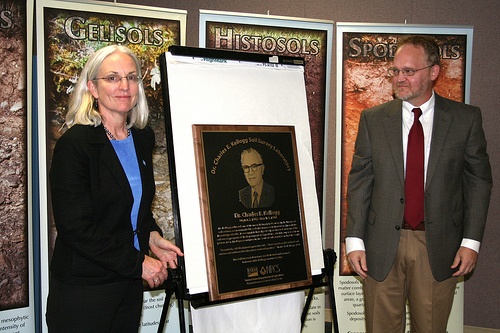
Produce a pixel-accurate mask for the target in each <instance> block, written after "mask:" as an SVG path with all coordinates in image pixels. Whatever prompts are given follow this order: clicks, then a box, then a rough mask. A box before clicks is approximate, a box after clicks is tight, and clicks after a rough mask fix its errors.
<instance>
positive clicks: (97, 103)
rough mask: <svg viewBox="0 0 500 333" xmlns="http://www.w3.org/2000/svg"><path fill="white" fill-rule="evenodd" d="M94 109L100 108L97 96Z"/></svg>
mask: <svg viewBox="0 0 500 333" xmlns="http://www.w3.org/2000/svg"><path fill="white" fill-rule="evenodd" d="M94 110H96V111H98V110H99V102H98V101H97V98H94Z"/></svg>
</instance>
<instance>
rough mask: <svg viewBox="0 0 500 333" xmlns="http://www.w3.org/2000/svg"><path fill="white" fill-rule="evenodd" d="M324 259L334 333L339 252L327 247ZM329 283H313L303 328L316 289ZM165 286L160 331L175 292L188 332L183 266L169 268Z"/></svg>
mask: <svg viewBox="0 0 500 333" xmlns="http://www.w3.org/2000/svg"><path fill="white" fill-rule="evenodd" d="M323 259H324V261H325V268H324V273H325V274H324V275H326V276H327V278H328V288H329V296H330V305H331V307H332V316H333V328H334V333H339V329H338V318H337V307H336V304H335V294H334V290H333V270H334V267H335V263H336V262H337V254H336V253H335V251H333V250H332V249H326V250H324V251H323ZM324 285H327V283H326V282H322V283H320V284H317V285H313V286H312V287H311V289H310V290H309V294H308V296H307V299H306V302H305V304H304V309H303V310H302V316H301V324H302V328H303V327H304V324H305V320H306V317H307V312H308V311H309V307H310V305H311V301H312V297H313V295H314V289H316V288H317V287H321V286H324ZM164 286H165V301H164V304H163V309H162V312H161V317H160V324H159V325H158V333H163V330H164V327H165V324H166V319H167V314H168V310H169V309H170V301H171V298H172V295H173V294H175V297H176V299H177V303H178V304H177V307H178V313H179V326H180V328H179V330H180V333H185V332H186V321H185V317H184V296H183V295H184V294H185V293H184V290H185V289H184V277H183V272H182V269H181V268H177V269H171V268H169V269H168V278H167V280H166V281H165V282H164Z"/></svg>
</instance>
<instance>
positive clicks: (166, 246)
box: [142, 231, 184, 288]
mask: <svg viewBox="0 0 500 333" xmlns="http://www.w3.org/2000/svg"><path fill="white" fill-rule="evenodd" d="M149 248H150V249H151V251H152V252H153V253H154V254H155V255H156V256H157V257H158V259H159V260H157V259H154V258H152V257H150V256H145V257H144V261H143V262H142V278H143V279H144V280H146V282H147V283H148V284H149V286H150V287H151V288H155V287H158V286H159V285H161V284H162V283H163V282H164V281H165V280H166V279H167V277H168V272H167V268H168V267H172V268H177V256H183V255H184V254H183V253H182V251H181V250H180V249H179V248H178V247H177V246H175V245H174V244H173V243H172V242H170V241H168V240H166V239H165V238H163V237H161V236H160V234H159V233H158V232H157V231H152V232H151V233H150V235H149Z"/></svg>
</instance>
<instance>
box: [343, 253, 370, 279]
mask: <svg viewBox="0 0 500 333" xmlns="http://www.w3.org/2000/svg"><path fill="white" fill-rule="evenodd" d="M347 259H348V260H349V263H350V264H351V266H352V268H353V269H354V271H355V272H356V273H357V274H358V275H359V276H361V277H362V278H363V279H365V278H366V277H367V274H366V272H367V271H368V267H367V266H366V253H365V251H352V252H349V254H348V255H347Z"/></svg>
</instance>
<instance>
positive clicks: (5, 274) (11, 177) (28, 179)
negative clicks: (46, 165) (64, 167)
mask: <svg viewBox="0 0 500 333" xmlns="http://www.w3.org/2000/svg"><path fill="white" fill-rule="evenodd" d="M32 24H33V1H32V0H27V1H26V0H21V1H19V0H1V1H0V72H1V73H2V75H1V80H0V91H1V92H2V99H1V101H0V331H1V332H20V333H21V332H25V333H30V332H34V331H35V299H34V295H35V293H34V283H33V281H34V265H33V228H32V226H33V214H32V206H33V202H32V167H31V164H30V163H31V150H32V145H31V114H32V108H31V102H32V79H31V75H30V74H31V66H32V60H31V59H32V38H31V34H28V31H29V27H31V26H32Z"/></svg>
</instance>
